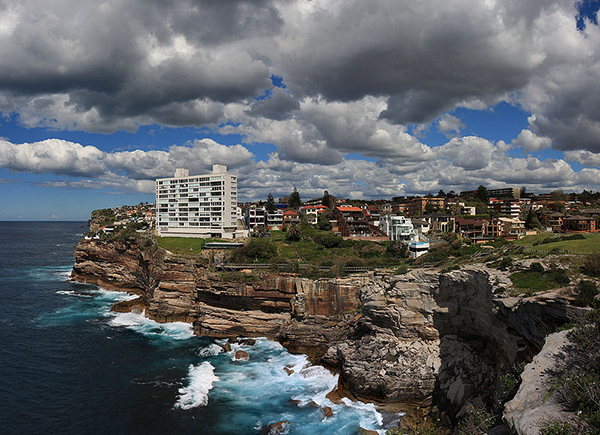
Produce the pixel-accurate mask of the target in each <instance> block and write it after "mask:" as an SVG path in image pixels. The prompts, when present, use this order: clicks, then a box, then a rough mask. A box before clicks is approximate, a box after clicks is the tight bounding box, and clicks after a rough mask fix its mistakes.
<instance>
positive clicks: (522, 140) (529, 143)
mask: <svg viewBox="0 0 600 435" xmlns="http://www.w3.org/2000/svg"><path fill="white" fill-rule="evenodd" d="M512 144H513V145H515V146H518V147H523V150H524V151H525V152H533V151H542V150H544V149H546V148H548V147H549V146H550V145H551V144H552V140H551V139H550V138H548V137H540V136H538V135H536V134H535V133H534V132H532V131H531V130H529V129H524V130H522V131H521V133H519V136H517V138H516V139H515V140H514V141H513V142H512Z"/></svg>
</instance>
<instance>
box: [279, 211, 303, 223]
mask: <svg viewBox="0 0 600 435" xmlns="http://www.w3.org/2000/svg"><path fill="white" fill-rule="evenodd" d="M299 223H300V214H299V213H298V212H295V211H294V210H286V211H284V212H283V225H290V224H299Z"/></svg>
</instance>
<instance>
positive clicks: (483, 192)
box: [475, 185, 490, 204]
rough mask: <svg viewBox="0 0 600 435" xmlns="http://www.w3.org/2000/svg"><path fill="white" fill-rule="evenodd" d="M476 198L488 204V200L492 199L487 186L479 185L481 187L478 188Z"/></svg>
mask: <svg viewBox="0 0 600 435" xmlns="http://www.w3.org/2000/svg"><path fill="white" fill-rule="evenodd" d="M475 197H476V198H477V199H478V200H480V201H481V202H483V203H484V204H487V203H488V200H489V199H490V195H489V193H488V191H487V189H486V188H485V186H483V185H479V187H478V188H477V192H476V193H475Z"/></svg>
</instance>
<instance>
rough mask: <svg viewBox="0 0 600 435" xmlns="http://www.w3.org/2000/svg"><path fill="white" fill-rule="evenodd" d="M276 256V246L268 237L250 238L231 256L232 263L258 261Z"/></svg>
mask: <svg viewBox="0 0 600 435" xmlns="http://www.w3.org/2000/svg"><path fill="white" fill-rule="evenodd" d="M276 256H277V248H276V247H275V244H274V243H272V242H271V241H270V240H269V239H267V238H265V239H250V241H249V242H248V243H246V244H245V245H244V246H242V247H241V248H238V249H236V250H235V251H234V252H233V253H232V256H231V260H232V261H233V262H234V263H247V262H260V261H266V260H270V259H271V258H273V257H276Z"/></svg>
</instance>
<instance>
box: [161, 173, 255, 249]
mask: <svg viewBox="0 0 600 435" xmlns="http://www.w3.org/2000/svg"><path fill="white" fill-rule="evenodd" d="M237 217H238V216H237V176H236V175H233V174H230V173H228V172H227V166H223V165H213V171H212V174H207V175H192V176H190V174H189V170H187V169H176V170H175V176H174V177H173V178H160V179H158V180H156V223H157V225H156V226H157V228H158V235H159V236H176V237H220V238H228V239H229V238H235V237H236V236H237V237H241V236H243V234H242V233H241V232H239V231H236V230H237Z"/></svg>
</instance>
